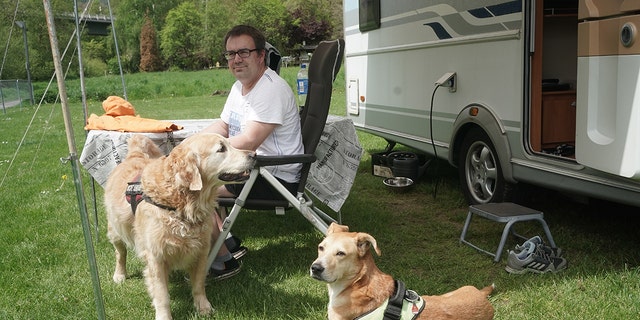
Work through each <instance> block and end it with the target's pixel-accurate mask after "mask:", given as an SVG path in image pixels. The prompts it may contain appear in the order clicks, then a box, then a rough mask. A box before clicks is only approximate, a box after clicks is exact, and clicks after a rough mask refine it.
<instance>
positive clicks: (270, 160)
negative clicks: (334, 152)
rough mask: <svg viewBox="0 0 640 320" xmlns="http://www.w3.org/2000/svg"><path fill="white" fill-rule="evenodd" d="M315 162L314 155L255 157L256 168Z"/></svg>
mask: <svg viewBox="0 0 640 320" xmlns="http://www.w3.org/2000/svg"><path fill="white" fill-rule="evenodd" d="M314 161H316V156H315V155H314V154H307V153H305V154H293V155H287V156H264V155H259V156H256V167H268V166H276V165H281V164H291V163H313V162H314Z"/></svg>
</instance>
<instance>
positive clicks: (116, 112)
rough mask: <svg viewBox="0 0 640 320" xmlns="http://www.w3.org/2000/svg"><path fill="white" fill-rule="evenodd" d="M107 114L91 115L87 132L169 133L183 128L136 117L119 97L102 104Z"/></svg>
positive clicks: (133, 111)
mask: <svg viewBox="0 0 640 320" xmlns="http://www.w3.org/2000/svg"><path fill="white" fill-rule="evenodd" d="M102 109H104V111H105V114H104V115H102V116H97V115H95V114H91V115H90V116H89V119H87V125H86V126H85V127H84V129H85V130H111V131H121V132H168V131H175V130H181V129H182V128H183V127H182V126H178V125H176V124H173V123H171V122H168V121H161V120H154V119H146V118H141V117H140V116H136V115H135V109H134V108H133V106H132V105H131V103H129V101H127V100H124V99H122V98H120V97H117V96H110V97H108V98H107V99H106V100H104V101H103V102H102Z"/></svg>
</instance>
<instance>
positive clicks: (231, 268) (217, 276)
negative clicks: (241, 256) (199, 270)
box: [207, 258, 242, 281]
mask: <svg viewBox="0 0 640 320" xmlns="http://www.w3.org/2000/svg"><path fill="white" fill-rule="evenodd" d="M241 267H242V265H241V264H240V262H239V261H238V260H236V259H235V258H231V259H229V260H227V261H225V262H224V269H222V270H218V269H215V268H213V267H211V268H209V274H208V275H207V279H209V280H213V281H220V280H224V279H229V278H231V277H233V276H235V275H236V274H238V273H240V269H241Z"/></svg>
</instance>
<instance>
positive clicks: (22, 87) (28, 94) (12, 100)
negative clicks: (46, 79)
mask: <svg viewBox="0 0 640 320" xmlns="http://www.w3.org/2000/svg"><path fill="white" fill-rule="evenodd" d="M27 102H28V103H29V104H33V103H34V101H33V86H32V85H31V83H30V82H29V81H27V80H0V103H1V104H2V112H3V113H6V112H7V108H11V107H14V106H17V105H19V106H20V108H22V105H23V104H24V103H27Z"/></svg>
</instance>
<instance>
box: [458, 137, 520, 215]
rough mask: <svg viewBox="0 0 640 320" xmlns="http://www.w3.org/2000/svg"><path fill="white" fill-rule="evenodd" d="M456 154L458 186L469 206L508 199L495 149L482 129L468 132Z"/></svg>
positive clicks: (508, 189) (509, 187)
mask: <svg viewBox="0 0 640 320" xmlns="http://www.w3.org/2000/svg"><path fill="white" fill-rule="evenodd" d="M458 154H459V156H458V175H459V177H460V186H461V187H462V192H463V193H464V196H465V198H466V199H467V202H468V203H469V204H470V205H473V204H483V203H490V202H503V201H508V200H509V198H510V190H511V185H509V184H507V183H506V181H505V179H504V176H503V174H502V167H501V166H500V161H499V159H498V154H497V153H496V149H495V147H494V146H493V143H492V142H491V139H489V136H488V135H487V134H486V133H485V132H484V131H483V130H481V129H479V128H473V129H471V130H469V132H467V134H466V135H465V137H464V140H463V141H462V145H461V147H460V153H458Z"/></svg>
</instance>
